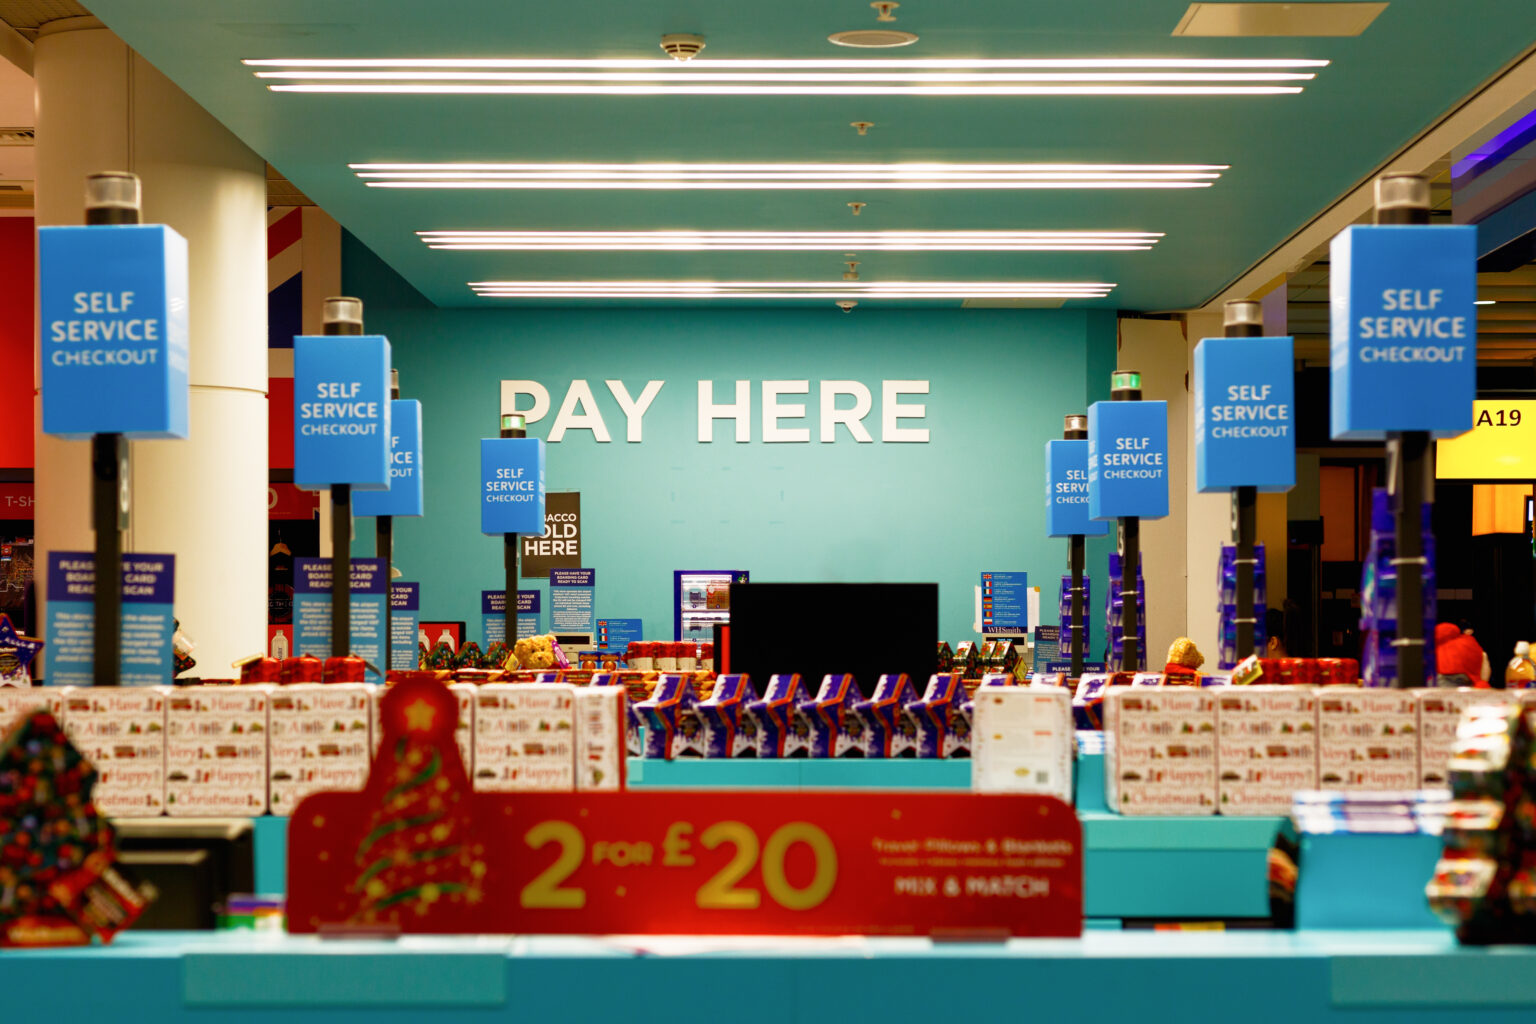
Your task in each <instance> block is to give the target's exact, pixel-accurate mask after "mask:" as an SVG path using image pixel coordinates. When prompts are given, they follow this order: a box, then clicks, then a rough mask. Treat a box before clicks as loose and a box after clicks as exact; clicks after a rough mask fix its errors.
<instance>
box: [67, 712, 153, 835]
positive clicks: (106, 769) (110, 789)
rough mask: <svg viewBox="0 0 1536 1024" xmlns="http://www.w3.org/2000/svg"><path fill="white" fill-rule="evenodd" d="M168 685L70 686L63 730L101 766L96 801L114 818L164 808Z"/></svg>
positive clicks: (143, 814) (150, 815)
mask: <svg viewBox="0 0 1536 1024" xmlns="http://www.w3.org/2000/svg"><path fill="white" fill-rule="evenodd" d="M170 693H171V687H169V686H71V687H66V688H65V694H64V719H63V723H62V724H63V726H64V732H65V734H66V735H68V736H69V738H70V741H71V742H72V743H74V745H75V746H76V747H77V748H78V749H79V751H80V753H81V754H83V755H85V758H86V760H88V761H90V762H91V764H92V765H93V766H95V768H96V788H95V789H94V790H92V802H93V803H94V804H95V805H96V810H97V811H99V812H100V813H102V814H105V815H107V816H108V817H111V818H155V817H159V816H160V815H162V814H164V813H165V714H166V698H167V697H168V696H169V694H170Z"/></svg>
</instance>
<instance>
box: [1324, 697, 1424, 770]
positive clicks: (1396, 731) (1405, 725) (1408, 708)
mask: <svg viewBox="0 0 1536 1024" xmlns="http://www.w3.org/2000/svg"><path fill="white" fill-rule="evenodd" d="M1317 785H1318V788H1319V789H1337V790H1346V791H1371V790H1382V789H1397V790H1402V789H1417V788H1419V712H1418V701H1417V699H1416V698H1415V696H1414V694H1413V691H1411V690H1396V689H1389V688H1386V687H1361V686H1328V687H1324V688H1323V689H1321V690H1319V691H1318V693H1317Z"/></svg>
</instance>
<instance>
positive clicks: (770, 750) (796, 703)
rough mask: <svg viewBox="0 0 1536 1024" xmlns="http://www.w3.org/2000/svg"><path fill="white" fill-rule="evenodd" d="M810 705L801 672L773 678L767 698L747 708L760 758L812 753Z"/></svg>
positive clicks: (765, 695) (770, 679)
mask: <svg viewBox="0 0 1536 1024" xmlns="http://www.w3.org/2000/svg"><path fill="white" fill-rule="evenodd" d="M810 702H811V695H810V693H809V692H807V690H806V688H805V683H804V682H802V681H801V679H800V675H799V673H796V672H792V673H788V674H784V675H775V676H770V677H769V679H768V689H767V691H766V692H765V693H764V694H763V699H762V700H755V701H752V702H751V703H749V704H748V705H747V707H746V714H747V715H748V716H749V717H750V718H751V719H752V727H753V729H754V730H755V731H756V733H757V756H758V757H791V756H794V755H795V754H797V753H803V752H809V750H810V747H811V734H810V725H809V723H808V722H807V720H806V717H805V714H804V713H803V708H804V706H805V705H807V704H809V703H810Z"/></svg>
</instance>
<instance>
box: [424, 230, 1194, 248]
mask: <svg viewBox="0 0 1536 1024" xmlns="http://www.w3.org/2000/svg"><path fill="white" fill-rule="evenodd" d="M417 235H418V236H420V238H421V240H422V241H423V242H424V243H426V244H427V245H428V246H429V247H431V248H433V249H449V250H469V251H539V250H543V251H593V250H608V251H618V252H699V251H721V252H726V251H739V252H799V251H817V252H844V251H846V250H850V249H854V250H862V251H865V252H1145V251H1147V250H1149V249H1151V248H1152V246H1153V245H1155V244H1156V243H1157V241H1158V240H1159V239H1161V238H1162V237H1163V235H1162V232H1155V231H418V232H417Z"/></svg>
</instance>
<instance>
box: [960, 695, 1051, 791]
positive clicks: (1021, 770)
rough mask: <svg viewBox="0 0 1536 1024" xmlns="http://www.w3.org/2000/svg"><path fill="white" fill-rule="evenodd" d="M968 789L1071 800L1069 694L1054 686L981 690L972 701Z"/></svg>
mask: <svg viewBox="0 0 1536 1024" xmlns="http://www.w3.org/2000/svg"><path fill="white" fill-rule="evenodd" d="M974 708H975V710H974V720H973V723H972V729H971V789H973V790H975V791H976V792H978V793H1044V794H1046V795H1048V796H1054V797H1058V798H1060V799H1062V800H1065V801H1066V802H1067V803H1071V802H1072V748H1073V745H1074V744H1075V743H1076V742H1077V734H1076V733H1075V732H1074V731H1073V728H1072V694H1071V692H1070V691H1069V690H1067V689H1065V688H1063V687H1055V686H1029V687H1024V686H984V687H978V688H977V690H976V696H975V698H974Z"/></svg>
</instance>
